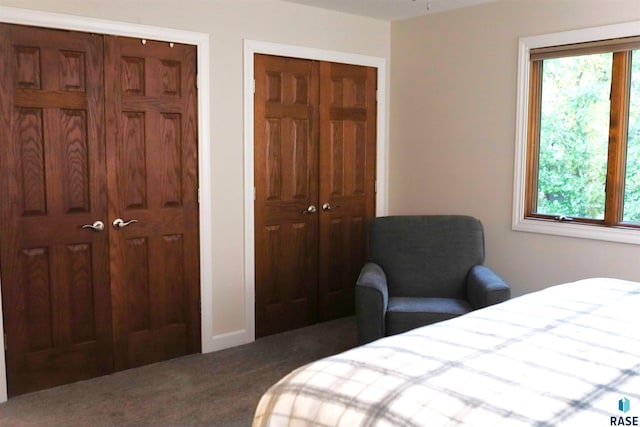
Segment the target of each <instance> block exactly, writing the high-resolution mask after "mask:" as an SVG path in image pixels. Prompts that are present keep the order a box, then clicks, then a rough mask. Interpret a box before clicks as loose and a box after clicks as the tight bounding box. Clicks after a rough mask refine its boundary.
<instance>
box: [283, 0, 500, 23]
mask: <svg viewBox="0 0 640 427" xmlns="http://www.w3.org/2000/svg"><path fill="white" fill-rule="evenodd" d="M285 1H288V2H291V3H300V4H305V5H308V6H314V7H319V8H322V9H330V10H335V11H339V12H345V13H351V14H354V15H360V16H368V17H370V18H375V19H381V20H385V21H397V20H400V19H406V18H412V17H414V16H420V15H428V14H431V13H437V12H443V11H446V10H450V9H457V8H460V7H468V6H474V5H477V4H482V3H489V2H492V1H496V0H285Z"/></svg>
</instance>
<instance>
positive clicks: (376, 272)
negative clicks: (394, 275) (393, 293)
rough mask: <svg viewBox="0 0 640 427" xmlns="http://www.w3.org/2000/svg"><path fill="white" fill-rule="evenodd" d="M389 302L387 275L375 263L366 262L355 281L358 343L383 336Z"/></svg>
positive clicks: (364, 342)
mask: <svg viewBox="0 0 640 427" xmlns="http://www.w3.org/2000/svg"><path fill="white" fill-rule="evenodd" d="M388 302H389V291H388V289H387V276H386V275H385V274H384V271H382V268H381V267H380V266H379V265H378V264H375V263H372V262H370V263H367V264H365V266H364V267H363V268H362V270H361V271H360V276H359V277H358V281H357V282H356V322H357V324H358V343H359V344H360V345H362V344H366V343H368V342H371V341H374V340H377V339H378V338H382V337H383V336H384V318H385V314H386V312H387V304H388Z"/></svg>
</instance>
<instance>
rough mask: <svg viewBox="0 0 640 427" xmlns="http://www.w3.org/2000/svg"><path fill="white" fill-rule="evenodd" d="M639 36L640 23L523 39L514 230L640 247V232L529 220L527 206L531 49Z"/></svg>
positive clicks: (518, 88)
mask: <svg viewBox="0 0 640 427" xmlns="http://www.w3.org/2000/svg"><path fill="white" fill-rule="evenodd" d="M638 35H640V21H634V22H627V23H623V24H614V25H606V26H602V27H593V28H585V29H581V30H573V31H564V32H559V33H553V34H543V35H538V36H530V37H522V38H520V40H519V47H518V86H517V91H518V92H517V107H516V146H515V165H514V183H513V213H512V229H513V230H515V231H526V232H531V233H542V234H553V235H557V236H567V237H577V238H583V239H595V240H606V241H611V242H622V243H631V244H636V245H640V230H637V229H624V228H615V227H606V226H600V225H590V224H579V223H574V222H553V221H545V220H538V219H529V218H525V214H526V212H525V205H524V201H525V193H526V174H527V135H528V125H529V123H528V116H529V79H530V76H529V74H530V69H531V62H530V60H529V53H530V51H531V49H535V48H542V47H549V46H558V45H565V44H574V43H584V42H592V41H597V40H607V39H613V38H619V37H632V36H638Z"/></svg>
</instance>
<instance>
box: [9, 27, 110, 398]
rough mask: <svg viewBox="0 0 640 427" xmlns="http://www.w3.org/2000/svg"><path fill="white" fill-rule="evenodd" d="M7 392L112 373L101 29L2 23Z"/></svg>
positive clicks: (29, 389)
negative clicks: (99, 225) (97, 225)
mask: <svg viewBox="0 0 640 427" xmlns="http://www.w3.org/2000/svg"><path fill="white" fill-rule="evenodd" d="M0 52H2V54H1V55H0V201H1V202H0V273H1V275H2V300H3V301H2V303H3V313H4V322H5V323H4V328H5V331H6V339H7V353H6V355H7V379H8V387H9V395H10V396H15V395H17V394H20V393H25V392H28V391H32V390H36V389H41V388H46V387H52V386H55V385H58V384H63V383H67V382H71V381H76V380H80V379H84V378H89V377H93V376H97V375H100V374H104V373H107V372H110V371H111V370H112V344H111V343H112V339H111V314H110V313H111V306H110V295H109V270H108V266H109V259H108V238H109V230H108V229H106V228H105V229H104V230H103V231H92V230H91V229H89V228H82V226H83V225H85V224H93V223H94V222H95V221H98V220H100V221H103V222H106V217H107V206H106V203H107V195H106V181H105V167H104V164H105V163H104V161H105V151H104V139H103V138H104V136H103V135H104V129H103V91H102V69H103V52H102V37H100V36H94V35H89V34H80V33H70V32H63V31H54V30H45V29H38V28H29V27H19V26H13V25H0Z"/></svg>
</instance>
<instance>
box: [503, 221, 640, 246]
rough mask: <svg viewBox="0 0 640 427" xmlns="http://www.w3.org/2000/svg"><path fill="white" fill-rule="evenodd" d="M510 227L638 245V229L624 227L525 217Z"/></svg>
mask: <svg viewBox="0 0 640 427" xmlns="http://www.w3.org/2000/svg"><path fill="white" fill-rule="evenodd" d="M512 228H513V230H514V231H525V232H529V233H541V234H552V235H556V236H564V237H577V238H581V239H591V240H605V241H609V242H618V243H629V244H633V245H640V230H638V229H631V228H624V227H607V226H602V225H589V224H580V223H572V222H555V221H547V220H538V219H526V218H525V219H520V220H517V221H514V222H513V225H512Z"/></svg>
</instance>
